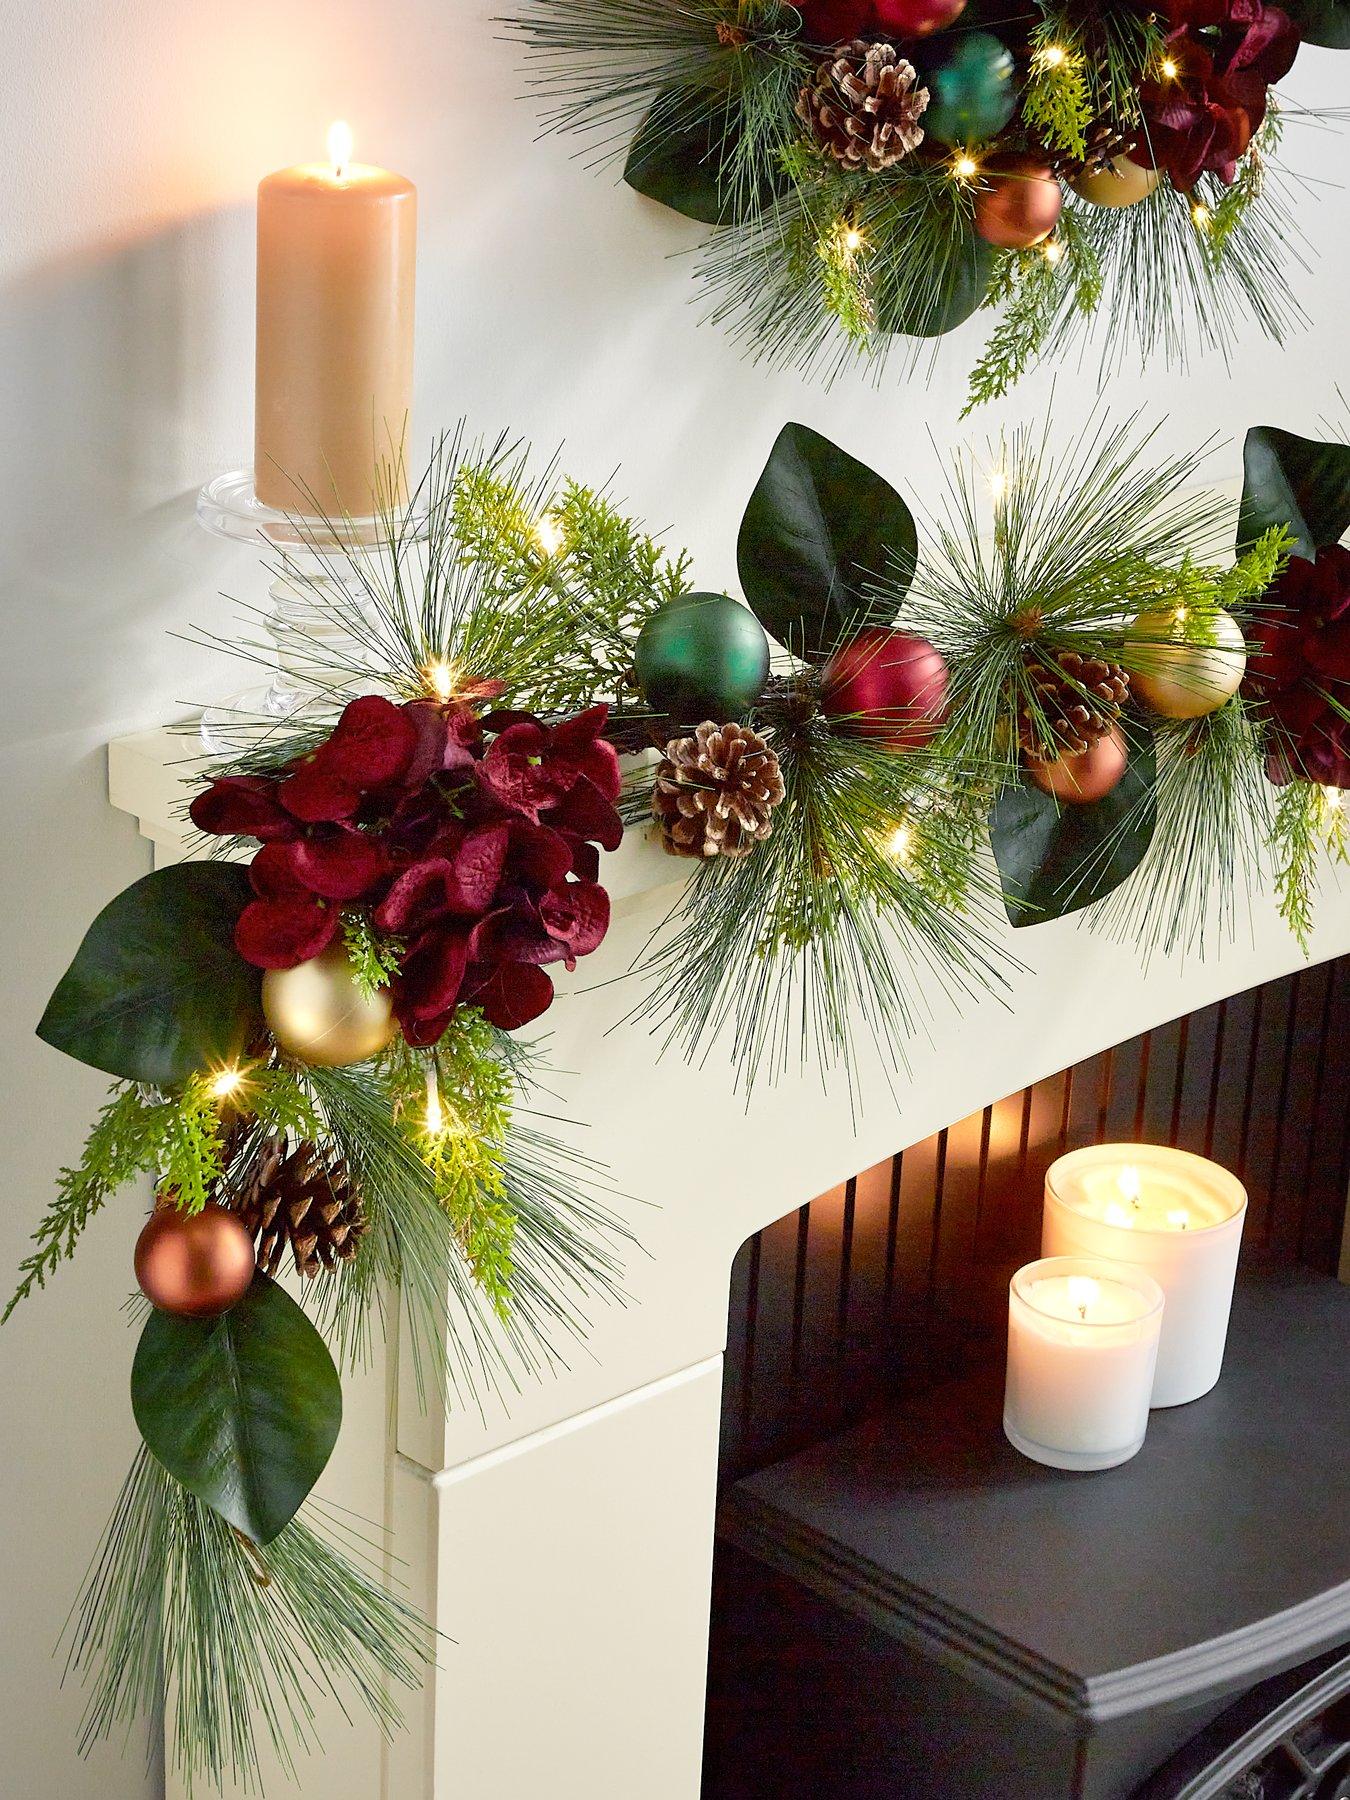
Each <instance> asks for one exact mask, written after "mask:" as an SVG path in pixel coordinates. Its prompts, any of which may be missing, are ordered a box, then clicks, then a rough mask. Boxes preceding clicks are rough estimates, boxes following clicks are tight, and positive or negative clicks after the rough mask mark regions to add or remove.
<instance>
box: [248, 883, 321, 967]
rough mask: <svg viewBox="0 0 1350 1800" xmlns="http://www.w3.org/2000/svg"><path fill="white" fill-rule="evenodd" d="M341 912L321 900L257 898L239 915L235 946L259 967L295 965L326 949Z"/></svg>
mask: <svg viewBox="0 0 1350 1800" xmlns="http://www.w3.org/2000/svg"><path fill="white" fill-rule="evenodd" d="M340 922H341V914H340V913H339V912H338V910H337V908H336V907H331V906H322V905H320V903H319V902H318V901H317V900H304V899H295V900H254V901H252V902H251V903H250V904H249V905H248V906H246V907H245V908H244V910H243V912H241V913H240V915H239V920H238V923H237V924H236V925H235V928H234V946H235V949H236V950H238V952H239V954H240V955H241V956H242V957H243V959H244V961H245V962H250V963H253V964H254V966H255V967H256V968H259V969H293V968H294V967H295V966H296V964H297V963H302V962H308V961H309V959H310V957H311V956H317V955H318V954H319V952H320V951H321V950H326V949H327V948H328V946H329V944H331V943H332V941H333V938H334V937H335V936H336V934H337V928H338V925H339V924H340Z"/></svg>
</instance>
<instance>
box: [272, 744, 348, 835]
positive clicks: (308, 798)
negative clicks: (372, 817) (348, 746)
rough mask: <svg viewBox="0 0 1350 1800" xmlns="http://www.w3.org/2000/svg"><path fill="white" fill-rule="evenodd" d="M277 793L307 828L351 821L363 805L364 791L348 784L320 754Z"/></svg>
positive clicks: (305, 763)
mask: <svg viewBox="0 0 1350 1800" xmlns="http://www.w3.org/2000/svg"><path fill="white" fill-rule="evenodd" d="M277 794H278V797H279V799H280V800H281V804H282V805H283V806H284V807H285V808H286V811H287V812H288V813H290V814H291V815H292V817H294V818H297V819H301V820H303V821H304V823H305V824H307V825H320V824H324V825H331V824H336V823H337V822H339V821H340V820H342V819H350V818H351V816H352V814H353V813H354V812H355V811H356V809H357V807H358V806H359V805H360V804H361V790H360V788H358V787H354V786H353V785H352V783H351V782H349V781H344V780H343V779H342V778H341V777H340V776H339V775H338V774H337V773H336V772H335V771H334V770H333V769H332V768H330V767H329V765H328V764H327V763H326V762H324V761H323V760H322V758H321V757H320V756H319V755H318V754H317V753H316V755H315V756H313V757H311V758H310V759H309V760H308V761H305V762H302V763H301V764H300V765H299V766H298V767H297V768H296V770H295V771H294V773H293V774H291V775H288V776H287V777H286V779H285V781H283V782H282V784H281V786H280V787H279V788H278V789H277Z"/></svg>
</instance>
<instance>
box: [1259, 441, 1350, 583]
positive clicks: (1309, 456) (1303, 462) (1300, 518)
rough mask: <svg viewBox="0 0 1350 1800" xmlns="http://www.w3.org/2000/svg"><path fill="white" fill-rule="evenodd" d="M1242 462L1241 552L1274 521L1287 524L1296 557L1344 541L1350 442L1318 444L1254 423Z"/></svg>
mask: <svg viewBox="0 0 1350 1800" xmlns="http://www.w3.org/2000/svg"><path fill="white" fill-rule="evenodd" d="M1242 463H1243V473H1244V476H1245V480H1244V482H1243V488H1242V508H1241V511H1240V512H1239V514H1238V552H1239V554H1241V552H1242V551H1244V550H1247V549H1249V548H1250V547H1251V545H1252V544H1254V543H1255V542H1256V540H1257V538H1259V537H1260V536H1261V533H1262V532H1263V531H1268V530H1269V529H1270V527H1271V526H1272V525H1287V526H1288V527H1289V529H1290V531H1291V532H1292V533H1293V536H1294V540H1295V542H1294V554H1295V556H1306V557H1307V558H1308V560H1309V561H1311V560H1312V559H1313V558H1314V557H1315V556H1316V555H1317V552H1318V551H1319V550H1320V549H1323V548H1324V547H1325V546H1326V545H1327V544H1335V543H1338V542H1339V541H1340V539H1341V536H1342V534H1343V533H1344V532H1345V530H1346V528H1347V527H1348V526H1350V445H1346V444H1319V443H1316V442H1314V441H1313V439H1311V438H1301V437H1295V436H1294V434H1293V432H1292V431H1279V430H1277V429H1276V428H1275V426H1273V425H1254V426H1253V427H1252V429H1251V430H1250V431H1249V432H1248V433H1247V441H1246V443H1245V445H1244V446H1243V451H1242Z"/></svg>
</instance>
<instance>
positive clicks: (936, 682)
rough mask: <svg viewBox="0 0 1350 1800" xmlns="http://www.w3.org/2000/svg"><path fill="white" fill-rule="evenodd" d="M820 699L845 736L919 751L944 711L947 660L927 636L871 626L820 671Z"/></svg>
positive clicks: (933, 731) (936, 728) (898, 748)
mask: <svg viewBox="0 0 1350 1800" xmlns="http://www.w3.org/2000/svg"><path fill="white" fill-rule="evenodd" d="M820 704H821V707H822V709H823V711H824V712H825V714H826V716H827V718H830V719H831V720H833V721H834V728H835V730H836V731H839V732H842V733H844V734H845V735H846V736H849V737H865V738H875V739H877V740H878V741H879V742H881V743H885V744H889V745H890V746H891V748H892V749H894V750H916V749H918V748H919V747H920V746H921V745H923V744H926V743H927V742H928V740H929V739H930V738H931V737H933V736H934V735H935V733H936V732H937V731H938V729H939V727H940V726H941V724H942V721H943V719H944V717H945V716H946V710H947V665H946V663H945V662H944V661H943V660H942V656H941V653H940V652H939V651H937V650H936V649H934V647H933V645H932V644H930V643H929V641H928V639H927V638H923V637H916V636H915V635H914V634H913V633H912V632H908V631H891V630H888V629H887V628H886V627H885V626H883V625H869V626H868V627H867V628H866V629H865V630H863V631H860V632H858V634H857V635H856V636H855V637H851V638H850V639H849V640H848V642H847V643H845V644H843V645H841V646H840V648H839V649H838V650H836V651H835V653H834V655H833V656H832V657H831V658H830V660H829V661H828V662H827V663H826V665H825V667H824V669H823V670H822V671H821V677H820Z"/></svg>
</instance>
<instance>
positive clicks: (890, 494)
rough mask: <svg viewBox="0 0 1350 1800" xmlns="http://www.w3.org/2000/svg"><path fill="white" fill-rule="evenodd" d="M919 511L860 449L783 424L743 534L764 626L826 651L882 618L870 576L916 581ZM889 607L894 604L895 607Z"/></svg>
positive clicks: (904, 583) (746, 579) (795, 643)
mask: <svg viewBox="0 0 1350 1800" xmlns="http://www.w3.org/2000/svg"><path fill="white" fill-rule="evenodd" d="M917 554H918V534H917V532H916V531H915V528H914V515H913V514H912V513H911V512H910V510H909V508H908V507H907V506H906V505H905V503H904V501H903V500H902V499H901V498H900V496H899V494H897V493H896V491H895V489H894V488H893V487H891V485H890V484H889V482H885V481H883V480H882V479H881V477H880V475H876V474H874V473H873V472H872V470H871V469H869V468H868V467H867V466H866V465H865V464H864V463H860V462H859V461H858V460H857V458H856V457H853V456H850V455H849V454H848V453H847V451H844V450H841V449H840V448H839V447H838V445H837V444H832V443H831V442H830V440H829V439H828V438H824V437H821V435H820V433H819V432H816V431H812V430H810V428H809V427H808V426H805V425H785V426H784V427H783V429H782V430H781V431H780V432H779V434H778V438H777V441H776V442H775V444H774V447H773V449H772V451H771V452H770V453H769V460H768V462H766V463H765V465H764V472H763V474H762V475H761V476H760V478H759V481H758V482H757V483H756V485H755V491H754V493H753V494H751V496H750V503H749V505H748V506H747V507H746V509H745V517H744V518H743V519H742V520H741V530H740V536H739V537H738V539H737V541H736V564H737V567H738V569H739V570H740V577H741V586H742V587H743V588H744V590H745V597H746V599H747V600H749V602H750V604H751V606H752V607H753V608H754V610H755V612H756V614H757V615H758V617H759V620H760V622H761V624H762V625H764V627H765V628H766V630H768V631H769V632H770V633H771V634H772V635H773V636H774V637H776V638H777V639H778V641H779V642H780V643H782V644H786V645H787V646H788V648H789V649H791V650H793V651H794V652H796V653H797V654H798V655H807V656H812V655H825V654H827V653H828V652H829V651H830V650H832V649H833V648H834V647H835V645H836V643H837V642H838V641H839V639H840V637H841V636H842V635H844V634H845V633H846V632H847V631H848V630H850V629H856V628H857V627H858V626H859V625H862V624H864V623H868V622H873V623H877V622H879V623H883V624H889V623H890V622H891V621H890V617H889V616H887V617H886V618H885V619H875V618H874V617H873V614H874V613H875V610H876V602H875V600H874V599H871V598H870V597H869V595H868V592H867V589H868V588H869V586H871V585H872V584H874V583H876V582H879V581H881V580H883V579H885V580H886V581H887V583H888V587H893V588H894V589H895V590H896V591H897V592H898V593H899V594H903V593H904V592H905V590H906V589H907V588H908V586H909V583H910V581H911V579H912V578H913V575H914V562H915V558H916V556H917ZM885 610H886V612H887V614H888V615H889V613H890V612H891V610H892V608H891V607H889V606H888V607H887V608H886V609H885Z"/></svg>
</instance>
